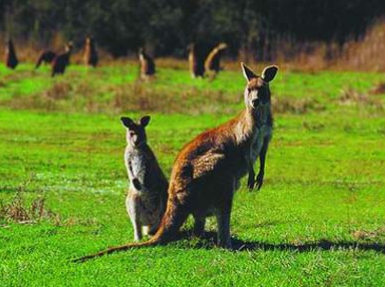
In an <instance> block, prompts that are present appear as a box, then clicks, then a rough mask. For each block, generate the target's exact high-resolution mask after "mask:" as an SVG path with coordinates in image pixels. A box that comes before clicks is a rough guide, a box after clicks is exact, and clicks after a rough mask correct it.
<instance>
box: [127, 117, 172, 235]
mask: <svg viewBox="0 0 388 287" xmlns="http://www.w3.org/2000/svg"><path fill="white" fill-rule="evenodd" d="M149 121H150V117H149V116H145V117H142V118H141V119H140V122H139V123H135V122H134V121H133V120H132V119H130V118H128V117H122V118H121V122H122V123H123V125H124V127H125V128H126V129H127V135H126V138H127V147H126V149H125V154H124V159H125V166H126V168H127V171H128V177H129V181H130V185H129V190H128V196H127V199H126V206H127V211H128V215H129V217H130V219H131V221H132V225H133V229H134V240H135V241H138V240H140V239H142V235H143V230H142V227H145V228H144V229H145V230H144V233H147V234H148V235H153V234H155V233H156V231H157V228H158V226H159V224H160V221H161V219H162V216H163V214H164V212H165V209H166V203H167V189H168V181H167V179H166V177H165V176H164V174H163V172H162V169H161V168H160V167H159V164H158V162H157V160H156V157H155V155H154V153H153V152H152V150H151V148H150V147H149V146H148V144H147V136H146V132H145V127H146V126H147V125H148V123H149Z"/></svg>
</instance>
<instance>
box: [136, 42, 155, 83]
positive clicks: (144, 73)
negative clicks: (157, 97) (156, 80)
mask: <svg viewBox="0 0 388 287" xmlns="http://www.w3.org/2000/svg"><path fill="white" fill-rule="evenodd" d="M139 62H140V78H141V79H143V80H145V79H149V78H150V77H152V76H153V75H155V72H156V71H155V62H154V60H152V58H151V56H149V55H148V54H147V53H146V52H144V49H143V48H140V49H139Z"/></svg>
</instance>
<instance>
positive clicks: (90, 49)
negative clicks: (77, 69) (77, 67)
mask: <svg viewBox="0 0 388 287" xmlns="http://www.w3.org/2000/svg"><path fill="white" fill-rule="evenodd" d="M84 61H85V65H87V66H92V67H94V68H95V67H96V66H97V64H98V53H97V49H96V44H95V42H94V39H93V38H92V37H86V40H85V52H84Z"/></svg>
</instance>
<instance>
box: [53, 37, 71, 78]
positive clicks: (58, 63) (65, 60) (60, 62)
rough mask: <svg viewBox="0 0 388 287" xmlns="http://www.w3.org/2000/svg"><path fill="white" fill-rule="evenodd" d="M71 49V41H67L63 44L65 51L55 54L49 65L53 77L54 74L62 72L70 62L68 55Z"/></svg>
mask: <svg viewBox="0 0 388 287" xmlns="http://www.w3.org/2000/svg"><path fill="white" fill-rule="evenodd" d="M72 50H73V43H72V42H69V43H68V44H67V45H66V46H65V53H62V54H60V55H58V56H56V57H55V58H54V60H53V62H52V66H51V76H52V77H54V76H55V75H56V74H64V73H65V70H66V67H67V66H68V65H69V64H70V55H71V52H72Z"/></svg>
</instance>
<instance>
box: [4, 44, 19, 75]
mask: <svg viewBox="0 0 388 287" xmlns="http://www.w3.org/2000/svg"><path fill="white" fill-rule="evenodd" d="M18 64H19V61H18V58H17V56H16V52H15V47H14V45H13V42H12V39H9V40H8V41H7V45H6V47H5V65H6V66H7V67H8V68H10V69H15V68H16V66H17V65H18Z"/></svg>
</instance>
